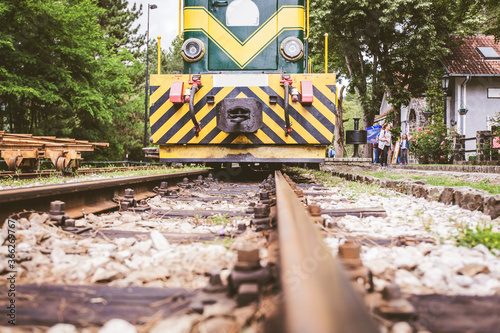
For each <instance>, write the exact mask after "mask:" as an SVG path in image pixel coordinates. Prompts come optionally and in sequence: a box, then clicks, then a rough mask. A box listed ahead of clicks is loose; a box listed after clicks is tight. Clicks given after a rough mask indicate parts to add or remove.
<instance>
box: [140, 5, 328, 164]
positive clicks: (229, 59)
mask: <svg viewBox="0 0 500 333" xmlns="http://www.w3.org/2000/svg"><path fill="white" fill-rule="evenodd" d="M304 6H305V3H304V1H266V0H253V1H252V0H234V1H220V0H219V1H215V0H209V1H207V0H186V1H185V6H184V10H183V13H184V20H183V21H184V37H185V38H184V44H183V47H182V55H183V58H184V63H185V66H184V68H185V73H184V74H182V75H168V74H163V75H161V74H160V75H151V88H150V94H151V95H150V100H151V105H150V124H151V132H152V138H153V142H154V143H157V144H159V145H160V160H162V161H165V162H240V163H255V162H259V163H262V162H271V163H272V162H279V163H284V162H307V163H319V162H322V161H323V160H324V157H325V147H326V146H327V145H329V144H330V143H331V141H332V138H333V130H334V125H335V124H334V119H335V117H334V114H335V108H336V101H337V96H336V86H335V75H334V74H312V73H304V68H307V61H306V59H307V41H305V40H304V30H305V24H304V22H305V20H306V9H305V7H304Z"/></svg>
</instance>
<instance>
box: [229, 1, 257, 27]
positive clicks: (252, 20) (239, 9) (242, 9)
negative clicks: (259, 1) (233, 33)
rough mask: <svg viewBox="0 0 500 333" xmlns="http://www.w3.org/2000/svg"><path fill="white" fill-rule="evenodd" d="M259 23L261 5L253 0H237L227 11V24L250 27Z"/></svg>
mask: <svg viewBox="0 0 500 333" xmlns="http://www.w3.org/2000/svg"><path fill="white" fill-rule="evenodd" d="M258 25H259V7H257V5H256V4H255V3H254V2H253V1H252V0H235V1H233V2H231V3H230V4H229V6H228V7H227V12H226V26H228V27H249V26H258Z"/></svg>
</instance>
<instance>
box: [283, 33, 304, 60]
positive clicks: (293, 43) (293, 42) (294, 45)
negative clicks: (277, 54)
mask: <svg viewBox="0 0 500 333" xmlns="http://www.w3.org/2000/svg"><path fill="white" fill-rule="evenodd" d="M281 55H282V56H283V58H285V59H286V60H290V61H297V60H299V59H300V58H302V56H303V55H304V44H302V42H301V41H300V39H298V38H296V37H288V38H285V40H284V41H283V42H282V43H281Z"/></svg>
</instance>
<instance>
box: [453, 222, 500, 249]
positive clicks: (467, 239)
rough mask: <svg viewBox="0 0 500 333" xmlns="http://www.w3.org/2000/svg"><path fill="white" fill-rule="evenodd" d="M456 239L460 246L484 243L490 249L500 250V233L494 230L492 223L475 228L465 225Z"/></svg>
mask: <svg viewBox="0 0 500 333" xmlns="http://www.w3.org/2000/svg"><path fill="white" fill-rule="evenodd" d="M456 239H457V245H459V246H460V245H461V246H466V247H474V246H476V245H479V244H483V245H484V246H486V247H487V248H488V249H490V250H492V249H498V250H500V233H498V232H494V231H493V227H492V226H491V225H486V226H479V225H478V226H477V227H476V228H475V230H474V229H471V228H469V227H465V228H464V229H462V230H461V231H460V234H459V235H458V236H457V237H456Z"/></svg>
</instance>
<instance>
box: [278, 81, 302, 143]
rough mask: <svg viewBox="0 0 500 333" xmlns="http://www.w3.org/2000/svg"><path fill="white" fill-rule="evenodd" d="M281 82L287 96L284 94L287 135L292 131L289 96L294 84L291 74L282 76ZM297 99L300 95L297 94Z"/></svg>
mask: <svg viewBox="0 0 500 333" xmlns="http://www.w3.org/2000/svg"><path fill="white" fill-rule="evenodd" d="M280 83H281V84H282V85H283V87H284V88H285V96H284V101H285V105H284V108H283V109H284V110H285V136H288V135H289V134H290V133H292V124H291V123H290V112H289V108H290V101H289V97H290V87H291V86H292V83H293V80H292V79H291V78H290V75H283V76H281V80H280ZM292 91H293V89H292ZM297 92H298V91H297ZM292 100H293V97H292ZM297 100H298V95H297Z"/></svg>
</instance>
